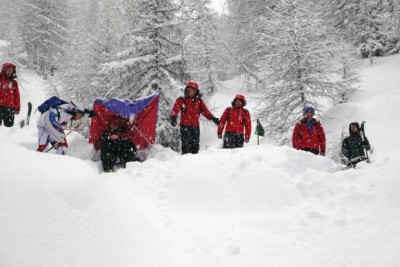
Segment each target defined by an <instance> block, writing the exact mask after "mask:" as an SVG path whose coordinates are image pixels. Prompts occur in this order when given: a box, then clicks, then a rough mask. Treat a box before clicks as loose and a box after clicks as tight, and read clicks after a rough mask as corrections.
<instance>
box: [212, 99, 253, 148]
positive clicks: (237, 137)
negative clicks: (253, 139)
mask: <svg viewBox="0 0 400 267" xmlns="http://www.w3.org/2000/svg"><path fill="white" fill-rule="evenodd" d="M245 105H246V98H245V97H244V96H243V95H236V96H235V98H234V99H233V101H232V107H228V108H226V109H225V111H224V113H223V114H222V116H221V120H220V123H219V125H218V138H219V139H221V138H222V133H223V131H224V128H225V135H224V142H223V148H236V147H243V142H246V143H248V142H249V140H250V133H251V117H250V112H249V111H248V110H247V109H245V108H243V107H244V106H245ZM225 125H226V127H225Z"/></svg>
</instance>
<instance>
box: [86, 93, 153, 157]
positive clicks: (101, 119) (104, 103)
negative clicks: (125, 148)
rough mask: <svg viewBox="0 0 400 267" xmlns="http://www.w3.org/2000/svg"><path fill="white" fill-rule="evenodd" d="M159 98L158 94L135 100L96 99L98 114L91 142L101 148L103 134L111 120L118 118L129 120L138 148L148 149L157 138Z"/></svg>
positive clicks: (95, 118)
mask: <svg viewBox="0 0 400 267" xmlns="http://www.w3.org/2000/svg"><path fill="white" fill-rule="evenodd" d="M159 100H160V97H159V95H157V94H154V95H151V96H148V97H145V98H141V99H135V100H121V99H117V98H112V99H110V100H104V99H96V100H95V101H94V103H93V111H94V112H95V113H96V116H94V117H93V118H92V122H91V126H90V131H89V143H92V144H94V146H95V148H96V149H99V148H100V144H99V143H100V136H101V134H102V133H103V132H104V131H106V130H107V129H108V128H109V125H110V122H111V121H113V122H115V121H116V120H117V121H121V122H129V123H130V125H131V126H132V136H131V140H132V141H133V142H134V143H135V145H136V148H137V149H139V150H142V149H146V148H147V147H148V146H149V145H150V144H154V142H155V139H156V126H157V114H158V104H159Z"/></svg>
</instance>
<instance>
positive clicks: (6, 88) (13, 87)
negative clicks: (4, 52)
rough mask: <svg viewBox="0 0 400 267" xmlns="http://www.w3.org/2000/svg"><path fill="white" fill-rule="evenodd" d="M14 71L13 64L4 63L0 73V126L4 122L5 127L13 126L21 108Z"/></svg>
mask: <svg viewBox="0 0 400 267" xmlns="http://www.w3.org/2000/svg"><path fill="white" fill-rule="evenodd" d="M16 69H17V67H16V66H15V65H14V64H12V63H4V64H3V67H2V69H1V72H0V125H2V122H3V121H4V126H6V127H12V126H13V125H14V117H15V114H17V115H18V114H19V110H20V108H21V104H20V96H19V89H18V82H17V81H16V80H15V78H17V74H16Z"/></svg>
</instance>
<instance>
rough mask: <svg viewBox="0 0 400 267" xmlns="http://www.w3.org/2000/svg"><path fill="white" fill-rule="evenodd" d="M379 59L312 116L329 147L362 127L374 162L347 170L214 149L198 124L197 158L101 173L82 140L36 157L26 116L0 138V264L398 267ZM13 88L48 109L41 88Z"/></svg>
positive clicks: (306, 158) (393, 87)
mask: <svg viewBox="0 0 400 267" xmlns="http://www.w3.org/2000/svg"><path fill="white" fill-rule="evenodd" d="M375 62H376V64H375V65H374V66H372V67H370V66H368V65H367V64H366V65H365V66H363V68H362V70H361V75H362V80H363V83H362V91H360V92H359V93H357V94H356V95H355V96H354V97H353V98H352V99H351V101H350V102H349V103H347V104H344V105H340V106H337V107H334V108H332V109H330V110H327V111H326V112H324V113H323V114H322V115H323V116H321V119H322V121H323V123H324V126H325V128H326V130H327V133H328V141H332V140H333V139H335V138H336V137H337V136H338V135H339V134H340V132H341V130H342V128H343V125H345V126H346V127H347V124H348V123H349V122H351V121H354V120H358V121H361V120H366V121H367V124H366V127H367V134H368V137H369V139H370V141H371V143H372V144H373V146H374V150H375V151H374V154H373V155H372V160H373V164H365V163H361V164H359V166H358V168H357V169H356V170H347V171H340V167H341V166H339V165H337V164H336V163H334V162H333V161H332V160H330V159H329V158H324V157H319V156H314V155H312V154H309V153H304V152H298V151H294V150H293V149H291V148H289V147H276V146H273V145H268V144H263V145H261V146H256V145H255V140H254V139H255V138H254V137H255V136H254V135H253V137H252V139H253V140H252V143H251V144H250V145H247V146H246V147H245V148H243V149H236V150H222V149H219V148H218V147H219V144H220V142H219V140H217V139H216V133H215V127H214V126H212V125H211V124H206V123H204V124H202V135H203V136H202V148H203V149H202V150H201V152H200V153H199V154H198V155H185V156H181V155H179V154H177V153H175V152H172V151H171V150H169V149H163V148H161V147H158V146H157V147H155V150H157V153H154V155H153V156H152V158H151V159H149V160H147V161H146V162H143V163H138V162H135V163H130V164H128V167H127V169H125V170H119V171H118V172H116V173H113V174H105V173H100V165H99V163H95V162H92V161H90V160H88V154H89V153H90V146H89V145H87V144H86V143H85V140H84V138H83V137H82V136H80V135H78V134H72V135H71V136H69V143H70V151H69V152H70V153H69V155H70V156H64V157H63V156H57V155H54V154H39V153H36V152H35V151H34V149H35V147H36V129H35V123H34V122H35V118H34V119H33V123H32V124H31V126H29V127H26V128H24V129H18V128H17V127H15V128H12V129H5V128H4V127H1V128H0V147H1V150H0V169H1V174H0V266H7V267H9V266H146V267H148V266H170V267H180V266H191V267H193V266H199V267H204V266H215V267H220V266H234V267H235V266H238V267H239V266H240V267H243V266H246V267H250V266H257V267H258V266H260V267H261V266H285V267H287V266H296V267H321V266H348V267H350V266H351V267H361V266H363V267H376V266H390V267H395V266H399V265H400V256H399V254H398V252H397V251H398V247H400V224H399V223H398V222H399V220H400V211H399V206H400V194H398V188H400V180H399V179H398V178H397V177H398V176H399V173H400V165H399V164H398V161H399V159H400V143H399V142H400V141H399V138H398V137H397V135H396V133H398V130H399V128H400V126H397V124H396V123H395V122H397V121H398V119H397V117H398V115H399V112H398V104H399V102H400V78H399V75H398V73H399V70H400V56H393V57H388V58H380V59H376V61H375ZM20 80H22V81H24V82H23V83H24V84H25V85H26V88H29V90H28V89H26V92H25V94H26V97H28V96H29V97H30V98H31V99H32V101H34V102H36V101H37V102H39V101H40V100H41V99H43V98H44V95H43V88H44V87H45V86H46V85H45V81H42V80H40V78H39V77H37V76H34V75H33V74H32V73H30V72H27V73H24V74H21V78H20ZM28 83H29V85H28ZM239 91H240V86H238V84H235V83H234V82H231V84H230V85H229V86H228V88H227V90H223V91H222V92H221V93H220V94H219V95H216V96H215V97H214V98H213V99H212V101H214V103H213V104H214V105H215V106H216V107H217V110H216V114H217V115H219V113H220V112H222V111H223V109H224V108H225V107H226V106H227V105H229V103H230V102H231V100H232V98H233V96H234V95H235V94H236V93H238V92H239ZM33 92H35V93H33ZM29 94H30V95H29ZM249 97H250V98H251V95H250V96H249ZM23 98H24V96H23ZM25 101H26V100H25ZM34 106H37V104H36V105H34ZM248 108H249V110H250V111H251V110H252V108H253V106H252V105H251V103H249V106H248ZM35 116H37V114H36V115H35ZM332 143H333V141H332ZM206 146H207V149H206Z"/></svg>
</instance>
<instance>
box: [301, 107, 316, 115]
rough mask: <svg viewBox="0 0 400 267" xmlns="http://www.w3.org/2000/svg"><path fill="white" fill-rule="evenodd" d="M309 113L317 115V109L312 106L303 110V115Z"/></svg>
mask: <svg viewBox="0 0 400 267" xmlns="http://www.w3.org/2000/svg"><path fill="white" fill-rule="evenodd" d="M307 112H311V113H312V114H315V108H313V107H312V106H305V107H304V108H303V115H306V113H307Z"/></svg>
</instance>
